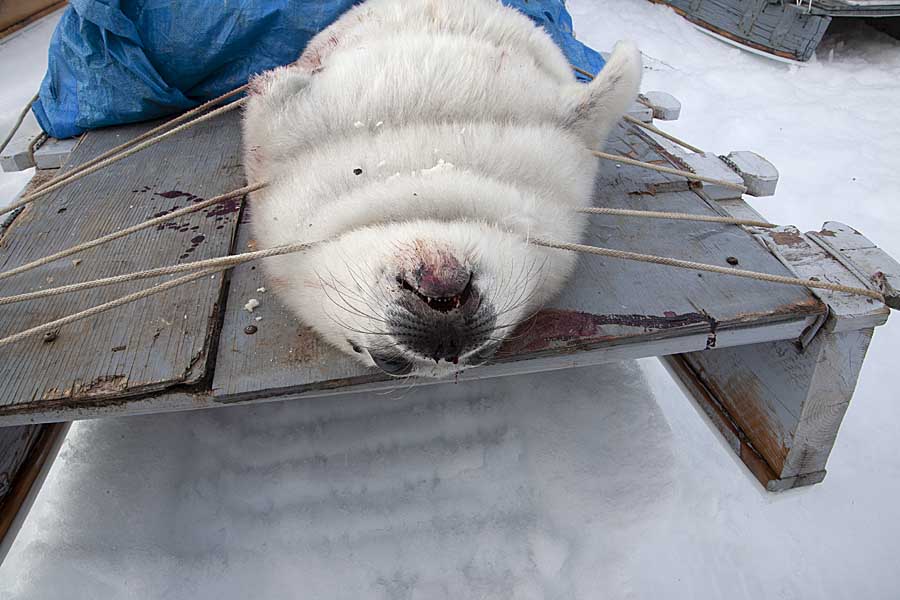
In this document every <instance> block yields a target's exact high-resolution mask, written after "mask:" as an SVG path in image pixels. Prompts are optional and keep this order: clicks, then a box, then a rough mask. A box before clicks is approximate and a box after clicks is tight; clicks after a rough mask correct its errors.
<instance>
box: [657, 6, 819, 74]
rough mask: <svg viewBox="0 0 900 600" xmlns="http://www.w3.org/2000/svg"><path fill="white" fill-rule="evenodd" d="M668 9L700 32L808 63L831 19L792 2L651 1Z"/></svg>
mask: <svg viewBox="0 0 900 600" xmlns="http://www.w3.org/2000/svg"><path fill="white" fill-rule="evenodd" d="M651 1H652V2H655V3H658V4H666V5H668V6H671V7H672V8H673V9H675V11H676V12H678V13H679V14H680V15H682V16H683V17H685V18H686V19H688V20H689V21H691V22H692V23H695V24H697V25H699V26H700V27H702V28H703V29H705V30H707V31H709V32H711V33H713V34H714V35H717V36H720V37H722V38H725V39H727V40H731V41H733V42H737V43H739V44H742V45H745V46H748V47H750V48H753V49H756V50H760V51H762V52H766V53H769V54H772V55H775V56H779V57H781V58H787V59H791V60H809V58H810V57H812V55H813V52H814V51H815V49H816V46H818V45H819V42H820V41H821V40H822V36H823V35H825V30H826V29H828V25H829V24H830V23H831V17H829V16H826V15H822V14H809V11H808V9H807V8H806V6H805V4H808V3H805V4H804V6H801V5H799V4H795V3H794V2H770V1H769V0H651Z"/></svg>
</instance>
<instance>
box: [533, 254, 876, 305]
mask: <svg viewBox="0 0 900 600" xmlns="http://www.w3.org/2000/svg"><path fill="white" fill-rule="evenodd" d="M528 241H529V242H530V243H532V244H535V245H537V246H544V247H546V248H556V249H557V250H569V251H570V252H583V253H585V254H595V255H597V256H607V257H610V258H621V259H623V260H633V261H637V262H646V263H653V264H657V265H664V266H667V267H678V268H680V269H692V270H694V271H705V272H707V273H719V274H722V275H733V276H735V277H744V278H746V279H756V280H757V281H768V282H770V283H780V284H784V285H795V286H799V287H805V288H813V289H819V290H829V291H831V292H845V293H848V294H857V295H859V296H866V297H867V298H873V299H875V300H878V301H879V302H882V303H883V302H884V295H882V294H881V293H880V292H876V291H874V290H869V289H866V288H859V287H853V286H849V285H841V284H838V283H829V282H827V281H811V280H809V279H800V278H799V277H785V276H784V275H771V274H769V273H760V272H758V271H747V270H745V269H734V268H731V267H720V266H718V265H710V264H706V263H699V262H694V261H691V260H681V259H678V258H669V257H667V256H655V255H653V254H640V253H638V252H629V251H627V250H613V249H612V248H603V247H599V246H587V245H585V244H571V243H567V242H554V241H552V240H542V239H539V238H534V239H531V240H528Z"/></svg>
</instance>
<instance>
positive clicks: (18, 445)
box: [0, 425, 42, 506]
mask: <svg viewBox="0 0 900 600" xmlns="http://www.w3.org/2000/svg"><path fill="white" fill-rule="evenodd" d="M41 429H42V427H41V426H40V425H23V426H21V427H0V506H2V505H3V499H4V498H5V497H6V495H7V494H8V493H9V490H10V488H11V487H12V482H13V480H14V479H15V478H16V473H18V471H19V467H21V465H22V462H23V461H24V460H25V457H26V456H28V453H29V452H30V451H31V447H32V446H33V445H34V442H35V440H37V438H38V437H39V436H40V434H41Z"/></svg>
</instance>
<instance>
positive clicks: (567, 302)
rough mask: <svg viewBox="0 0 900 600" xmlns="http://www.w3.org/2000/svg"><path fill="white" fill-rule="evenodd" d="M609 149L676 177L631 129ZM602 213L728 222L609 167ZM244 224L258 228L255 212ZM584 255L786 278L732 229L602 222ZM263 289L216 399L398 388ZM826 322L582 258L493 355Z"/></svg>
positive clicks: (689, 275) (707, 285) (808, 306)
mask: <svg viewBox="0 0 900 600" xmlns="http://www.w3.org/2000/svg"><path fill="white" fill-rule="evenodd" d="M611 146H612V150H611V151H612V152H620V153H622V154H624V155H628V156H631V157H634V158H639V159H641V160H648V159H650V160H653V161H658V162H661V163H665V164H667V165H672V164H674V165H676V166H680V165H678V163H677V161H675V160H672V159H670V158H668V157H667V156H665V155H664V154H663V153H661V151H660V150H659V148H658V147H657V146H655V145H653V143H652V142H651V140H650V139H649V138H648V137H647V136H646V135H644V134H643V133H642V132H640V131H638V130H636V129H635V128H632V127H628V128H621V129H619V130H618V132H617V133H615V134H614V139H613V143H612V144H611ZM668 190H673V191H668ZM679 190H680V191H679ZM596 204H597V205H598V206H612V207H618V208H637V209H651V210H667V211H675V212H692V213H699V214H720V213H721V212H722V211H721V209H719V208H717V207H715V206H714V205H713V204H711V203H710V202H708V201H707V200H706V199H704V198H703V197H701V196H700V195H698V194H696V193H694V192H692V191H690V190H689V189H688V186H687V183H686V181H685V180H684V179H680V180H679V179H678V178H676V177H674V176H670V175H665V174H661V173H657V172H653V171H648V170H645V169H640V168H637V167H627V166H624V165H617V164H615V163H614V162H611V161H603V162H602V164H601V176H600V177H599V179H598V182H597V188H596ZM248 214H249V218H252V211H251V212H249V213H248ZM586 243H588V244H593V245H600V246H607V247H611V248H617V249H623V250H632V251H638V252H646V253H651V254H660V255H665V256H673V257H677V258H683V259H687V260H695V261H701V262H710V263H714V264H720V265H726V266H727V264H728V263H727V260H728V258H729V257H734V258H737V259H738V262H739V266H740V267H741V268H745V269H751V270H757V271H762V272H767V273H775V274H782V275H789V274H790V273H789V272H788V270H787V269H786V268H785V267H784V266H783V265H782V264H780V263H779V261H778V260H777V259H776V258H775V257H773V256H772V255H771V254H770V253H769V252H767V251H766V250H765V249H764V248H763V247H762V246H761V245H760V244H759V243H758V242H756V241H755V240H754V239H753V237H752V235H750V234H749V233H747V232H746V231H745V230H743V229H742V228H740V227H738V226H734V225H721V224H710V223H697V222H689V221H681V222H672V221H665V220H659V219H634V218H627V217H614V216H602V215H595V216H592V218H591V227H590V232H589V235H588V237H587V240H586ZM248 246H252V240H251V239H250V237H249V233H248V232H247V228H246V227H241V230H240V232H239V240H238V248H240V249H246V248H247V247H248ZM266 286H267V283H266V281H265V278H264V277H263V274H262V269H261V268H259V267H257V266H256V265H243V266H240V267H237V268H236V269H235V270H234V273H233V275H232V279H231V285H230V289H229V299H228V303H227V306H228V310H227V311H226V314H225V322H224V328H223V332H222V336H221V339H220V347H219V353H218V359H217V366H216V373H215V376H214V380H213V389H212V394H213V396H214V397H215V398H217V399H220V400H221V401H223V402H230V401H236V400H242V399H245V398H247V397H251V396H267V395H272V396H276V395H283V394H286V393H315V392H321V391H324V390H332V389H343V388H346V387H348V386H364V385H371V384H373V383H376V382H386V383H385V385H386V386H388V387H390V386H391V385H392V383H391V382H390V381H386V380H387V376H385V375H383V374H381V373H380V372H378V371H376V370H368V369H365V368H363V367H361V366H359V365H358V364H357V363H356V362H355V361H353V360H352V359H351V358H349V357H347V356H345V355H344V354H342V353H340V352H338V351H336V350H334V349H333V348H331V347H329V346H328V345H326V344H324V343H323V342H321V341H320V340H319V339H318V338H317V337H316V336H315V335H314V334H313V332H312V331H311V330H310V329H309V328H307V327H305V326H303V325H302V324H300V323H299V322H298V321H297V319H296V318H295V317H294V316H293V315H292V314H290V313H288V311H287V310H286V309H284V308H283V307H282V305H281V304H280V303H279V301H278V299H277V298H276V297H275V296H273V295H272V294H271V293H270V292H265V293H259V292H257V290H258V289H259V288H262V287H266ZM250 298H256V299H257V300H259V301H260V303H261V305H260V306H259V307H258V308H257V309H256V310H255V311H254V312H253V313H249V312H247V311H245V310H243V308H242V307H243V305H244V304H245V303H246V302H247V301H248V300H249V299H250ZM824 312H825V307H824V306H823V305H822V304H821V303H820V302H818V301H817V300H816V299H815V298H814V297H813V296H812V295H810V294H809V293H808V292H807V291H806V290H804V289H800V288H791V287H787V286H778V285H775V284H768V283H763V282H759V281H753V280H746V279H738V278H733V277H726V276H718V275H709V274H698V273H696V272H693V271H682V270H678V269H671V268H666V267H662V266H657V265H648V264H642V263H635V262H627V261H621V260H615V259H604V258H600V257H582V258H581V260H580V262H579V266H578V268H577V270H576V273H575V275H574V277H573V278H572V280H571V283H570V284H569V286H568V287H567V288H566V290H565V291H564V292H563V294H562V295H561V297H560V298H559V299H558V300H557V301H556V302H555V303H553V305H552V306H550V307H548V308H547V309H545V310H544V311H542V312H541V313H540V314H539V315H538V316H537V317H536V319H534V320H533V321H531V322H529V323H526V324H524V325H523V327H522V328H521V329H520V331H519V332H518V337H517V338H516V339H515V341H512V342H510V343H507V344H506V345H505V346H504V347H503V348H502V349H501V350H500V352H499V353H498V354H497V357H496V362H498V363H512V362H521V361H526V360H534V359H537V358H549V357H555V356H560V355H569V354H574V353H578V352H584V351H587V350H596V349H599V348H609V347H614V346H616V347H618V346H622V345H627V344H648V343H650V342H653V341H658V340H666V339H674V338H679V337H687V336H696V335H698V334H699V335H701V336H702V337H703V339H705V340H706V346H707V347H715V346H716V343H717V337H718V336H719V335H728V332H729V331H732V330H736V329H740V328H745V327H752V326H754V325H756V326H760V325H763V324H771V323H777V322H784V321H795V322H796V321H805V320H806V319H808V318H809V317H810V316H811V315H820V314H824ZM257 317H261V320H259V321H257V320H256V319H257ZM248 326H255V327H256V328H257V331H256V332H255V333H254V334H248V333H246V332H245V329H246V328H247V327H248ZM676 346H677V345H674V346H673V348H674V347H676ZM672 351H676V350H674V349H673V350H672ZM395 385H405V384H403V383H402V382H401V383H397V384H395ZM406 385H408V384H406Z"/></svg>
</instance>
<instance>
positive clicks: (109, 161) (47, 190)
mask: <svg viewBox="0 0 900 600" xmlns="http://www.w3.org/2000/svg"><path fill="white" fill-rule="evenodd" d="M246 102H247V99H246V98H241V99H240V100H235V101H234V102H232V103H231V104H228V105H226V106H222V107H221V108H217V109H215V110H213V111H210V112H208V113H206V114H205V115H202V116H200V117H197V118H196V119H194V120H193V121H188V122H187V123H184V124H182V125H179V126H178V127H176V128H175V129H172V130H170V131H167V132H165V133H162V134H160V135H157V136H156V137H152V138H150V139H148V140H145V141H143V142H141V143H139V144H136V145H134V146H131V147H129V148H127V149H125V150H123V151H122V152H120V153H118V154H116V155H114V156H110V157H108V158H105V159H103V160H101V161H100V162H97V163H95V164H93V165H91V166H90V167H88V168H86V169H83V170H80V171H78V172H76V173H73V174H72V175H70V176H67V177H64V178H60V180H59V181H57V182H56V183H52V184H50V185H47V186H43V187H42V188H41V189H40V190H39V191H35V192H32V193H30V194H28V195H27V196H24V197H22V198H20V199H19V200H18V201H16V202H13V203H12V204H10V205H9V206H6V207H5V208H0V215H2V214H3V213H6V212H10V211H12V210H15V209H17V208H19V207H20V206H25V205H26V204H28V203H30V202H33V201H34V200H36V199H38V198H40V197H41V196H45V195H47V194H49V193H50V192H52V191H54V190H56V189H58V188H61V187H62V186H64V185H67V184H69V183H72V182H73V181H77V180H79V179H81V178H82V177H85V176H87V175H90V174H91V173H94V172H96V171H99V170H100V169H102V168H103V167H106V166H109V165H111V164H113V163H115V162H118V161H120V160H122V159H123V158H128V157H129V156H131V155H132V154H137V153H138V152H140V151H141V150H143V149H144V148H149V147H150V146H152V145H154V144H158V143H159V142H161V141H163V140H164V139H166V138H169V137H171V136H173V135H175V134H176V133H179V132H181V131H184V130H185V129H188V128H190V127H193V126H195V125H198V124H200V123H202V122H204V121H208V120H209V119H212V118H213V117H217V116H219V115H220V114H222V113H226V112H228V111H231V110H234V109H236V108H238V107H240V106H243V105H244V103H246Z"/></svg>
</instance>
